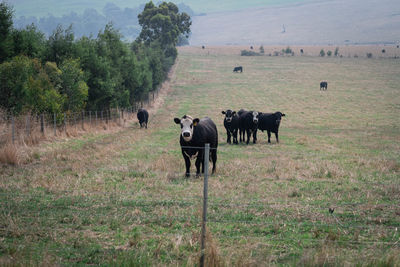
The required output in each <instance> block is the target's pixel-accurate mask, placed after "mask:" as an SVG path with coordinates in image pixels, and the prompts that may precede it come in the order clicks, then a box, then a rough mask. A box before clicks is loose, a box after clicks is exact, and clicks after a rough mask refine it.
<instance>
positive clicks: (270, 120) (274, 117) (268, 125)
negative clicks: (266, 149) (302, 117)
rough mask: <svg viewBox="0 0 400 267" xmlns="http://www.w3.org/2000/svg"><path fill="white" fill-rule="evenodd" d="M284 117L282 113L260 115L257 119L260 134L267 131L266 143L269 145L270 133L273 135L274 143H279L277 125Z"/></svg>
mask: <svg viewBox="0 0 400 267" xmlns="http://www.w3.org/2000/svg"><path fill="white" fill-rule="evenodd" d="M284 116H286V115H285V114H284V113H281V112H279V111H278V112H275V113H262V114H261V115H260V116H259V117H258V129H259V130H261V131H262V132H264V131H267V133H268V143H271V132H273V133H275V137H276V142H277V143H279V137H278V132H279V125H280V124H281V120H282V117H284Z"/></svg>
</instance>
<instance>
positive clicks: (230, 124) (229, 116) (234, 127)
mask: <svg viewBox="0 0 400 267" xmlns="http://www.w3.org/2000/svg"><path fill="white" fill-rule="evenodd" d="M222 114H224V115H225V118H224V127H225V129H226V135H227V139H226V142H227V143H228V144H230V143H231V136H232V139H233V143H234V144H238V140H237V134H238V130H239V116H238V115H237V114H236V111H232V110H230V109H228V110H226V111H222Z"/></svg>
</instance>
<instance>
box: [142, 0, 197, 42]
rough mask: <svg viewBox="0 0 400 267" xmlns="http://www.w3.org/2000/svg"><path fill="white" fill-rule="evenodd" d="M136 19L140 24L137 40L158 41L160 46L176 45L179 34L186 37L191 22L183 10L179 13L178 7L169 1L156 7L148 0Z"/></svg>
mask: <svg viewBox="0 0 400 267" xmlns="http://www.w3.org/2000/svg"><path fill="white" fill-rule="evenodd" d="M138 19H139V24H140V26H142V31H141V33H140V35H139V37H138V40H139V41H142V42H145V43H146V44H149V43H151V42H154V41H158V42H159V43H160V44H161V46H162V48H165V47H167V46H169V45H173V46H176V44H177V42H178V37H179V36H180V35H181V34H183V35H185V36H186V37H188V36H189V33H190V25H191V24H192V22H191V20H190V16H189V15H188V14H186V13H184V12H183V13H179V9H178V7H177V6H176V5H175V4H174V3H171V2H169V3H167V2H162V3H161V4H160V5H159V6H158V7H157V6H155V5H154V4H153V2H152V1H150V2H149V3H147V4H146V5H145V7H144V10H143V12H142V13H141V14H139V16H138Z"/></svg>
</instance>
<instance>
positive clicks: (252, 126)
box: [137, 109, 285, 177]
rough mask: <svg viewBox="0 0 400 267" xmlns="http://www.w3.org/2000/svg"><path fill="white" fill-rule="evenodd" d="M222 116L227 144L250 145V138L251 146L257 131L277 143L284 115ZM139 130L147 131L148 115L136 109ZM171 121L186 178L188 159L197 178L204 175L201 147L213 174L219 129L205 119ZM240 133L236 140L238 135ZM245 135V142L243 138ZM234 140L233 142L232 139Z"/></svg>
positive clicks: (242, 112)
mask: <svg viewBox="0 0 400 267" xmlns="http://www.w3.org/2000/svg"><path fill="white" fill-rule="evenodd" d="M222 114H223V115H225V116H224V127H225V129H226V135H227V139H226V141H227V143H228V144H231V143H232V142H233V144H239V142H240V143H241V142H243V143H244V142H245V143H246V144H249V142H250V139H251V136H253V143H256V142H257V130H261V131H263V132H264V131H267V133H268V143H271V133H274V134H275V137H276V142H277V143H279V136H278V132H279V125H280V123H281V120H282V117H284V116H285V114H284V113H281V112H279V111H278V112H275V113H263V112H258V111H246V110H244V109H241V110H239V111H238V112H236V111H233V110H230V109H228V110H224V111H222ZM137 118H138V120H139V124H140V128H142V127H145V128H147V123H148V119H149V114H148V112H147V111H146V110H145V109H139V110H138V113H137ZM174 122H175V123H176V124H179V125H180V127H181V133H180V140H179V143H180V146H181V150H182V156H183V159H184V160H185V165H186V172H185V175H186V177H189V176H190V165H191V160H193V159H196V162H195V166H196V176H198V175H200V169H201V173H204V150H205V149H204V147H205V144H210V160H211V161H212V163H213V167H212V173H215V169H216V163H217V148H218V130H217V126H216V125H215V123H214V122H213V121H212V120H211V119H210V118H208V117H205V118H202V119H199V118H193V117H191V116H188V115H184V116H183V117H182V118H174ZM238 133H239V141H238V137H237V135H238ZM246 134H247V140H246V138H245V135H246ZM232 139H233V140H232Z"/></svg>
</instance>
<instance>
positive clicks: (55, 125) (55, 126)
mask: <svg viewBox="0 0 400 267" xmlns="http://www.w3.org/2000/svg"><path fill="white" fill-rule="evenodd" d="M53 120H54V136H57V115H56V113H54V115H53Z"/></svg>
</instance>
